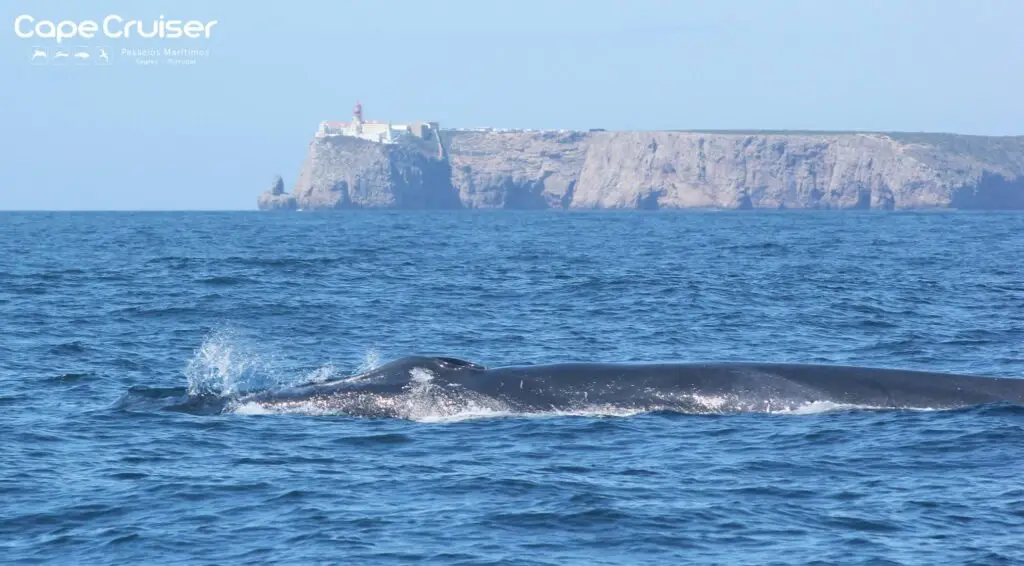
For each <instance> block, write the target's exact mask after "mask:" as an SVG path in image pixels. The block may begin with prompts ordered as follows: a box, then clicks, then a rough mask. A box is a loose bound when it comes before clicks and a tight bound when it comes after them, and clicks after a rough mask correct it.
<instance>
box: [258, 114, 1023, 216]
mask: <svg viewBox="0 0 1024 566" xmlns="http://www.w3.org/2000/svg"><path fill="white" fill-rule="evenodd" d="M441 136H442V139H443V144H442V145H440V146H439V145H438V142H437V141H436V140H435V141H429V140H421V139H413V140H406V141H403V142H401V143H397V144H380V143H374V142H371V141H366V140H362V139H358V138H351V137H345V136H330V137H318V138H314V140H313V141H312V142H311V143H310V145H309V151H308V154H307V157H306V160H305V163H304V164H303V166H302V170H301V172H300V174H299V178H298V181H297V182H296V185H295V188H294V190H293V191H292V194H291V195H288V194H286V193H284V192H283V187H282V188H281V189H280V190H279V189H277V188H276V185H275V188H272V189H271V190H270V191H267V192H265V193H263V194H262V195H260V198H259V207H260V209H263V210H274V209H288V208H296V207H298V208H305V209H324V208H459V207H462V208H506V209H608V208H619V209H650V210H656V209H682V208H737V209H773V210H778V209H864V210H866V209H878V210H898V209H935V208H958V209H1024V136H1018V137H986V136H966V135H955V134H902V133H888V134H884V133H815V132H773V133H767V132H749V133H748V132H676V131H671V132H670V131H665V132H609V131H603V130H592V131H589V132H572V131H558V132H555V131H543V132H534V131H529V132H528V131H458V130H442V131H441Z"/></svg>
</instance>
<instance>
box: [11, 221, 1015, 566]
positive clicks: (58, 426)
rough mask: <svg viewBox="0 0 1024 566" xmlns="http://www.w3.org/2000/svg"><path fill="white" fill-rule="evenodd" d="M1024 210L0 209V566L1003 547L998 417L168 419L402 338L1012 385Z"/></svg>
mask: <svg viewBox="0 0 1024 566" xmlns="http://www.w3.org/2000/svg"><path fill="white" fill-rule="evenodd" d="M1022 250H1024V215H1020V214H1002V213H999V214H996V213H984V214H982V213H927V214H925V213H922V214H916V213H915V214H912V213H896V214H877V213H863V212H795V211H794V212H789V211H785V212H777V213H771V212H754V213H746V212H728V213H725V212H721V213H720V212H692V213H604V212H600V213H599V212H587V213H541V212H531V213H526V212H523V213H518V212H466V211H462V212H443V213H442V212H436V213H428V212H385V211H353V212H345V213H335V214H305V213H302V214H256V213H241V212H240V213H184V212H183V213H0V502H2V504H0V562H3V563H5V564H42V563H46V564H51V563H52V564H107V563H111V564H113V563H117V564H123V563H146V564H149V563H154V564H176V563H182V564H184V563H188V564H223V563H274V564H281V563H290V564H313V563H317V564H319V563H343V564H349V563H354V564H404V563H435V564H466V565H469V564H523V565H526V564H531V565H532V564H551V565H555V564H557V565H563V564H588V565H589V564H676V563H708V564H772V563H778V564H835V563H842V564H950V563H971V564H1016V563H1021V562H1022V561H1024V483H1022V481H1021V478H1022V472H1024V464H1022V462H1024V408H1022V407H1018V406H1009V405H991V406H979V407H972V408H968V409H961V410H951V411H876V410H852V409H848V408H842V407H818V408H814V407H812V408H810V409H809V410H807V411H803V412H798V413H797V414H745V415H715V414H709V415H680V414H668V413H646V414H631V415H626V414H604V413H601V412H600V411H595V412H593V413H592V414H586V413H585V414H572V415H566V414H556V413H552V414H543V415H533V416H524V415H514V414H513V415H509V414H494V413H489V412H487V411H479V412H474V411H462V412H457V413H455V414H448V413H446V414H437V411H436V408H432V407H422V408H421V409H422V410H421V411H420V412H419V413H417V414H416V415H415V418H410V419H359V418H350V417H345V416H339V415H331V414H318V413H316V412H315V411H307V412H299V413H297V414H283V415H282V414H275V415H269V414H252V413H246V412H244V411H241V412H240V411H236V412H232V413H229V414H223V415H215V416H213V415H197V414H188V413H181V412H175V411H168V410H165V409H166V405H167V403H166V399H167V398H168V397H171V396H175V395H180V394H181V393H182V392H184V391H202V392H214V393H216V394H230V393H237V392H242V391H247V390H254V389H259V388H266V387H277V386H281V385H289V384H295V383H299V382H307V381H310V380H321V379H330V378H334V377H341V376H344V375H348V374H351V373H353V372H355V371H357V370H358V369H360V368H366V367H372V366H374V365H376V364H378V363H382V362H386V361H388V360H390V359H393V358H397V357H400V356H404V355H409V354H437V355H446V356H456V357H460V358H464V359H468V360H472V361H475V362H478V363H481V364H485V365H489V366H497V365H505V364H516V363H548V362H561V361H704V360H756V361H780V362H809V363H810V362H814V363H843V364H856V365H866V366H883V367H899V368H908V369H926V370H937V371H951V372H962V373H979V374H987V375H1001V376H1011V377H1024V262H1022V261H1021V258H1022V255H1021V254H1022Z"/></svg>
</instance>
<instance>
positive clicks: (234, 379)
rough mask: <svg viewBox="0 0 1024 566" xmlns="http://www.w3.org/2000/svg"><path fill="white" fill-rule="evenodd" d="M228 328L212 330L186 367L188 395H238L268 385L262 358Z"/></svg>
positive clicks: (270, 381)
mask: <svg viewBox="0 0 1024 566" xmlns="http://www.w3.org/2000/svg"><path fill="white" fill-rule="evenodd" d="M243 343H244V342H243V341H242V340H241V339H240V338H239V337H238V335H237V334H236V333H234V332H232V331H230V330H218V331H215V332H213V333H211V334H210V335H209V336H207V337H206V339H205V340H203V343H202V344H201V345H200V346H199V348H198V349H197V350H196V351H195V354H194V355H193V356H192V359H191V360H189V362H188V365H187V366H186V368H185V376H186V377H187V379H188V394H189V395H220V396H225V397H228V396H232V395H237V394H238V393H240V392H243V391H245V390H247V389H249V388H252V387H263V386H267V385H271V384H272V382H273V379H271V374H270V372H269V371H268V368H267V365H266V363H265V361H264V360H263V358H262V357H261V356H259V355H258V354H256V353H254V352H253V351H252V350H251V349H249V348H246V347H244V346H243Z"/></svg>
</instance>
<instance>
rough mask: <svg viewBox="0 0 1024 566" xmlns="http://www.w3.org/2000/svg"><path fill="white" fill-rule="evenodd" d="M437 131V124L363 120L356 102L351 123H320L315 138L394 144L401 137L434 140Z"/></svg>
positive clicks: (361, 112) (359, 104)
mask: <svg viewBox="0 0 1024 566" xmlns="http://www.w3.org/2000/svg"><path fill="white" fill-rule="evenodd" d="M437 131H438V124H437V122H424V121H417V122H413V123H411V124H392V123H391V122H382V121H380V120H364V119H363V105H362V104H361V103H360V102H358V101H357V102H356V106H355V108H353V109H352V121H351V122H338V121H334V120H328V121H324V122H320V128H319V129H318V130H317V132H316V137H318V138H326V137H331V136H348V137H353V138H360V139H364V140H368V141H372V142H375V143H395V142H396V141H398V140H399V139H401V138H402V137H403V136H415V137H418V138H420V139H425V140H426V139H435V138H436V135H437Z"/></svg>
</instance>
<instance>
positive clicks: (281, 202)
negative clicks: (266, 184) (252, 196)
mask: <svg viewBox="0 0 1024 566" xmlns="http://www.w3.org/2000/svg"><path fill="white" fill-rule="evenodd" d="M256 204H257V206H259V209H260V210H295V208H296V204H295V198H294V197H292V196H291V195H289V194H285V192H284V180H283V179H281V176H280V175H275V176H274V181H273V183H272V184H271V185H270V190H268V191H264V192H263V194H261V195H260V196H259V199H258V200H257V201H256Z"/></svg>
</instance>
